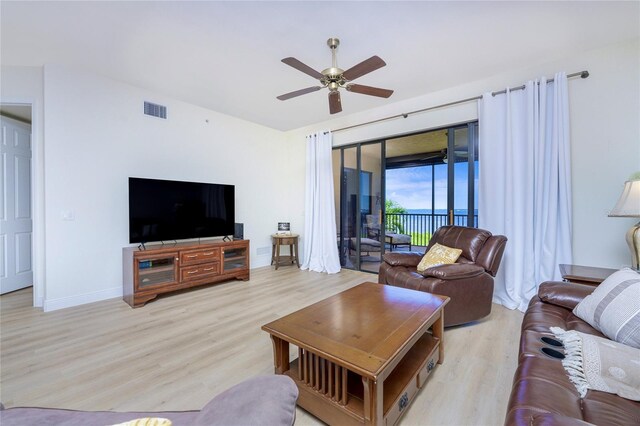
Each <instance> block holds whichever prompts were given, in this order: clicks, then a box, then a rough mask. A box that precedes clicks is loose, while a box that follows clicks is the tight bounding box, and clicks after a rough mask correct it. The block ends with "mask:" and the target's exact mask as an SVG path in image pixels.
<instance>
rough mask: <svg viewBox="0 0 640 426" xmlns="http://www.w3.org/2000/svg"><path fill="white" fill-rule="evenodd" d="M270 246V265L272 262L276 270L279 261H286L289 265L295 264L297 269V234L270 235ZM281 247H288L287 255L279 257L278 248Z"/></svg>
mask: <svg viewBox="0 0 640 426" xmlns="http://www.w3.org/2000/svg"><path fill="white" fill-rule="evenodd" d="M271 239H272V246H271V264H272V265H273V264H274V262H275V264H276V270H277V269H278V266H280V262H281V261H287V262H289V263H291V264H293V263H295V264H296V265H297V266H298V268H299V267H300V262H299V260H298V234H289V235H278V234H273V235H271ZM281 246H289V255H288V256H281V255H280V247H281Z"/></svg>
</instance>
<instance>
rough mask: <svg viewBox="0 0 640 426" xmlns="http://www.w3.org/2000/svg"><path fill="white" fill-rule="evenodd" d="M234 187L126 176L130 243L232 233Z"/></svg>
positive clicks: (233, 222)
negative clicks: (127, 179)
mask: <svg viewBox="0 0 640 426" xmlns="http://www.w3.org/2000/svg"><path fill="white" fill-rule="evenodd" d="M234 224H235V187H234V186H233V185H219V184H214V183H198V182H180V181H173V180H158V179H143V178H134V177H130V178H129V242H130V243H146V242H150V241H170V240H181V239H187V238H205V237H219V236H225V235H233V232H234Z"/></svg>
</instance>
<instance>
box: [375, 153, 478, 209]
mask: <svg viewBox="0 0 640 426" xmlns="http://www.w3.org/2000/svg"><path fill="white" fill-rule="evenodd" d="M477 164H478V163H477V162H476V165H477ZM467 174H468V166H467V163H466V162H464V163H456V164H455V189H456V191H455V194H454V197H455V200H454V203H455V206H454V207H455V208H456V209H466V208H467ZM386 176H387V182H386V183H387V186H386V195H387V200H393V201H395V202H397V203H398V204H400V205H401V206H402V207H404V208H407V209H412V210H413V209H431V191H432V186H433V188H435V191H436V193H435V207H434V208H435V209H446V208H447V165H446V164H440V165H437V166H435V180H434V184H433V185H432V184H431V166H424V167H408V168H403V169H391V170H387V171H386ZM475 176H476V180H477V177H478V167H476V168H475ZM476 193H477V191H476ZM476 199H477V196H476ZM476 208H477V206H476Z"/></svg>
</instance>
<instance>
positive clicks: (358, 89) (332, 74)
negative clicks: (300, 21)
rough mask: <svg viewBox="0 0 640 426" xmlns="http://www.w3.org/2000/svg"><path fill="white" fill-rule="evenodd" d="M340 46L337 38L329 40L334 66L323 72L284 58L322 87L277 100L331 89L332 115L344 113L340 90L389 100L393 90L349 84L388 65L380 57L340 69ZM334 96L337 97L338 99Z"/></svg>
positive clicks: (294, 92) (284, 60)
mask: <svg viewBox="0 0 640 426" xmlns="http://www.w3.org/2000/svg"><path fill="white" fill-rule="evenodd" d="M339 45H340V40H339V39H338V38H337V37H332V38H330V39H328V40H327V46H329V48H330V49H331V59H332V61H331V62H332V66H331V67H329V68H326V69H324V70H323V71H322V72H318V71H316V70H314V69H313V68H311V67H310V66H308V65H306V64H304V63H302V62H300V61H299V60H297V59H295V58H293V57H289V58H284V59H283V60H282V62H284V63H285V64H287V65H289V66H290V67H293V68H295V69H297V70H298V71H301V72H303V73H305V74H307V75H309V76H311V77H313V78H316V79H318V81H319V82H320V84H322V86H321V87H318V89H316V88H315V87H313V88H311V87H310V88H307V89H301V90H296V91H293V92H289V93H286V94H284V95H280V96H277V99H280V100H281V101H284V100H287V99H291V98H294V97H297V96H300V95H304V94H306V93H311V92H315V91H316V90H319V89H321V88H324V87H326V88H327V89H329V112H330V113H331V114H335V113H337V112H340V111H342V106H341V101H340V92H339V90H338V89H340V88H343V89H347V90H348V91H350V92H353V93H359V94H362V95H369V96H376V97H380V98H388V97H389V96H391V94H393V90H389V89H381V88H379V87H371V86H363V85H358V84H347V82H349V81H351V80H355V79H356V78H359V77H362V76H363V75H365V74H368V73H370V72H372V71H375V70H377V69H378V68H381V67H383V66H385V65H386V63H385V62H384V61H383V60H382V59H381V58H380V57H378V56H372V57H370V58H369V59H366V60H364V61H362V62H360V63H359V64H357V65H355V66H353V67H351V68H349V69H348V70H346V71H345V70H343V69H342V68H339V67H338V60H337V57H336V53H337V49H338V46H339ZM332 95H337V97H336V96H332Z"/></svg>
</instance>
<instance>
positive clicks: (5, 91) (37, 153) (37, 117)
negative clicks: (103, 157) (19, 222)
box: [0, 66, 46, 306]
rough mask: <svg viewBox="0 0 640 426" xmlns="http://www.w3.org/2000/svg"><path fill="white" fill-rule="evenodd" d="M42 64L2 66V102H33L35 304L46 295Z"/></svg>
mask: <svg viewBox="0 0 640 426" xmlns="http://www.w3.org/2000/svg"><path fill="white" fill-rule="evenodd" d="M42 71H43V70H42V67H6V66H3V67H2V68H1V69H0V102H6V103H20V104H31V132H32V135H31V149H32V159H31V177H32V185H31V189H32V191H31V199H32V202H31V206H32V214H33V239H32V254H33V258H32V262H31V264H32V266H33V268H34V276H33V303H34V306H42V304H43V301H44V297H45V278H46V277H45V272H44V271H45V229H44V205H43V200H44V144H43V141H44V125H43V118H44V91H43V74H42Z"/></svg>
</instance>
